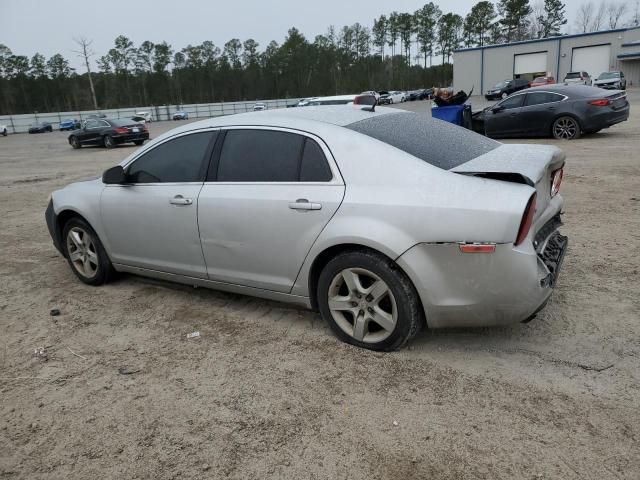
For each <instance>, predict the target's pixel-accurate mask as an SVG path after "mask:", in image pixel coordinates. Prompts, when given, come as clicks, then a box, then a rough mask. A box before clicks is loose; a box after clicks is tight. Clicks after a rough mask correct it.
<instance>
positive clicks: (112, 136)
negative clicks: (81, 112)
mask: <svg viewBox="0 0 640 480" xmlns="http://www.w3.org/2000/svg"><path fill="white" fill-rule="evenodd" d="M148 139H149V129H148V128H147V126H146V125H144V124H141V123H133V122H132V121H131V120H130V119H128V118H123V119H104V118H93V119H91V120H87V121H86V122H85V123H84V125H83V127H82V128H81V129H80V130H75V131H73V132H72V133H71V135H69V145H71V146H72V147H73V148H80V147H82V146H83V145H98V146H103V147H106V148H113V147H115V146H116V145H119V144H122V143H128V142H131V143H134V144H136V145H142V144H143V143H144V141H145V140H148Z"/></svg>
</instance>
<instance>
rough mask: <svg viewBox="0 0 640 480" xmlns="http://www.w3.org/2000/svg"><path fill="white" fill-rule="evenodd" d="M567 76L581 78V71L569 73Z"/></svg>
mask: <svg viewBox="0 0 640 480" xmlns="http://www.w3.org/2000/svg"><path fill="white" fill-rule="evenodd" d="M565 78H580V72H570V73H567V76H566V77H565Z"/></svg>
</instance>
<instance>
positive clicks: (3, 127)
mask: <svg viewBox="0 0 640 480" xmlns="http://www.w3.org/2000/svg"><path fill="white" fill-rule="evenodd" d="M8 134H9V131H8V130H7V126H6V125H0V135H2V136H3V137H6V136H7V135H8Z"/></svg>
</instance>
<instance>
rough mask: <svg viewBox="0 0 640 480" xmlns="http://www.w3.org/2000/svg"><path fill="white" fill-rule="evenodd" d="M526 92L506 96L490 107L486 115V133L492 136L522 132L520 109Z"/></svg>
mask: <svg viewBox="0 0 640 480" xmlns="http://www.w3.org/2000/svg"><path fill="white" fill-rule="evenodd" d="M523 100H524V94H522V93H520V94H517V95H512V96H511V97H508V98H506V99H505V100H503V101H502V102H500V103H498V104H496V105H495V106H494V107H493V108H492V109H488V110H487V111H486V115H485V124H484V128H485V133H486V134H487V135H488V136H490V137H502V136H505V137H507V136H511V135H515V134H518V133H521V132H522V125H521V122H520V117H519V114H520V110H521V107H522V102H523Z"/></svg>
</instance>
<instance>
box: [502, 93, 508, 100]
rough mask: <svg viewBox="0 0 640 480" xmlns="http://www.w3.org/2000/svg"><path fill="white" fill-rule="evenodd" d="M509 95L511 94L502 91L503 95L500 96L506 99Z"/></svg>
mask: <svg viewBox="0 0 640 480" xmlns="http://www.w3.org/2000/svg"><path fill="white" fill-rule="evenodd" d="M508 96H509V94H508V93H507V92H502V95H500V98H502V100H504V99H505V98H507V97H508Z"/></svg>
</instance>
